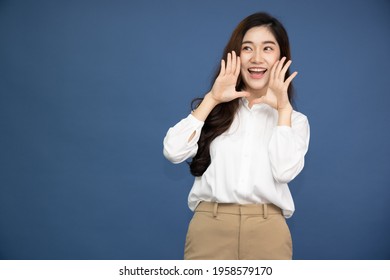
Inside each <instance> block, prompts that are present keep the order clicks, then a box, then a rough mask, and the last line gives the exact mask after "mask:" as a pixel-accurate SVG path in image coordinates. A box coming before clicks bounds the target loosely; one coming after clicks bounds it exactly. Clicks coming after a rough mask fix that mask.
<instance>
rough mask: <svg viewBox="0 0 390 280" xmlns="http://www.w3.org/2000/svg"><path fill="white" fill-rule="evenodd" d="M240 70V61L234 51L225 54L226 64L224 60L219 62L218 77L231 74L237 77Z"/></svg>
mask: <svg viewBox="0 0 390 280" xmlns="http://www.w3.org/2000/svg"><path fill="white" fill-rule="evenodd" d="M240 69H241V60H240V57H239V56H237V54H236V52H235V51H232V52H231V53H228V54H227V58H226V62H225V60H224V59H222V60H221V71H220V76H224V75H229V74H233V75H235V76H238V75H239V74H240Z"/></svg>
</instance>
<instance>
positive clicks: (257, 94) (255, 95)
mask: <svg viewBox="0 0 390 280" xmlns="http://www.w3.org/2000/svg"><path fill="white" fill-rule="evenodd" d="M267 89H268V88H264V89H261V90H253V89H244V90H245V91H247V92H249V93H250V96H248V97H247V98H246V99H248V101H249V103H251V102H252V101H253V100H255V99H257V98H260V97H262V96H264V95H266V93H267Z"/></svg>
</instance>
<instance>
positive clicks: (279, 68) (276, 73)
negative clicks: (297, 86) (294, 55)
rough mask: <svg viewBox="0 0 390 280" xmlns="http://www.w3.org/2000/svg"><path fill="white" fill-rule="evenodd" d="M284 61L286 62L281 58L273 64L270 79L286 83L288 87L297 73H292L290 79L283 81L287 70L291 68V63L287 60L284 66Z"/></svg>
mask: <svg viewBox="0 0 390 280" xmlns="http://www.w3.org/2000/svg"><path fill="white" fill-rule="evenodd" d="M285 61H286V57H282V59H280V60H278V61H276V62H275V64H274V65H273V67H272V69H271V73H270V78H271V79H279V80H282V81H284V82H286V83H287V85H288V84H290V83H291V81H292V79H294V78H295V76H296V75H297V74H298V72H294V73H293V74H292V75H290V77H288V78H287V79H286V80H284V79H285V77H286V73H287V70H288V68H289V67H290V66H291V63H292V61H291V60H289V61H287V62H286V63H285V64H284V62H285ZM283 64H284V65H283Z"/></svg>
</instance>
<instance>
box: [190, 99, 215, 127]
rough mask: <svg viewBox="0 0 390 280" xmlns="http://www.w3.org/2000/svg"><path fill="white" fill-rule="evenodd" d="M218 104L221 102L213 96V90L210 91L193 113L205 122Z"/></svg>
mask: <svg viewBox="0 0 390 280" xmlns="http://www.w3.org/2000/svg"><path fill="white" fill-rule="evenodd" d="M218 104H219V103H218V102H217V101H216V100H215V99H214V98H213V97H212V96H211V92H209V93H207V94H206V95H205V97H204V98H203V100H202V102H201V103H200V104H199V106H198V107H197V108H196V109H195V110H194V111H193V112H192V115H193V116H194V117H195V118H197V119H198V120H199V121H202V122H204V121H205V120H206V118H207V117H208V115H209V114H210V112H211V111H212V110H213V109H214V107H215V106H217V105H218Z"/></svg>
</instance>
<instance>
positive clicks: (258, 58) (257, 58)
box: [251, 50, 263, 63]
mask: <svg viewBox="0 0 390 280" xmlns="http://www.w3.org/2000/svg"><path fill="white" fill-rule="evenodd" d="M262 61H263V56H262V54H261V52H260V51H258V50H255V51H253V53H252V57H251V62H253V63H260V62H262Z"/></svg>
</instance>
